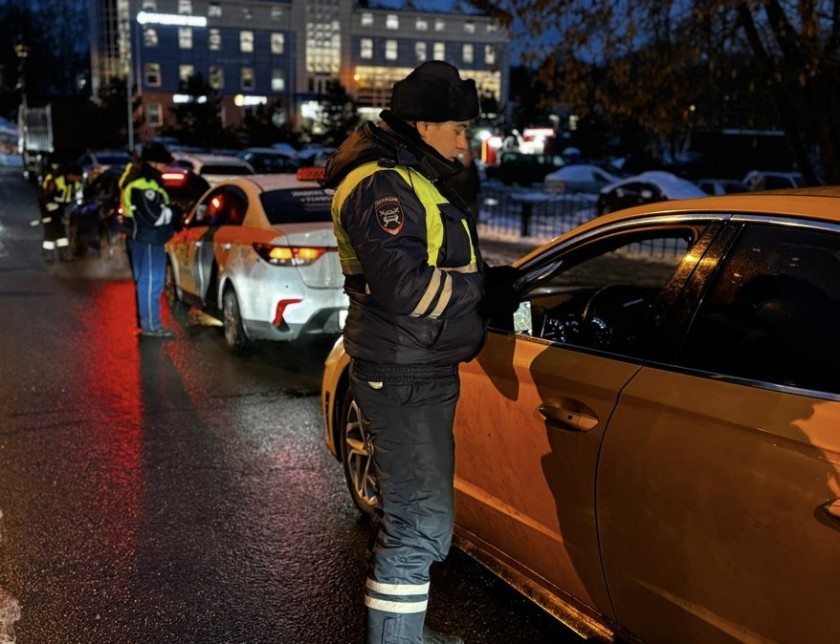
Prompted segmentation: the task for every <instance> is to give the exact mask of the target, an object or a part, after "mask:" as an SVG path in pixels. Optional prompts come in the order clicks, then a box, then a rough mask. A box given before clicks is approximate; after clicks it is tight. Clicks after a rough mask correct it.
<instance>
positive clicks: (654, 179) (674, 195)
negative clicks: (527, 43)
mask: <svg viewBox="0 0 840 644" xmlns="http://www.w3.org/2000/svg"><path fill="white" fill-rule="evenodd" d="M705 196H706V193H705V192H703V191H702V190H701V189H700V188H698V187H697V186H696V185H695V184H693V183H691V181H688V180H686V179H681V178H680V177H678V176H676V175H675V174H672V173H670V172H664V171H662V170H649V171H647V172H642V173H641V174H637V175H635V176H633V177H627V178H626V179H622V180H621V181H618V182H616V183H613V184H611V185H609V186H606V187H604V188H602V189H601V192H600V194H599V195H598V212H599V213H600V214H602V215H603V214H606V213H608V212H614V211H616V210H621V209H622V208H630V207H632V206H639V205H642V204H648V203H656V202H658V201H666V200H669V199H691V198H693V197H705Z"/></svg>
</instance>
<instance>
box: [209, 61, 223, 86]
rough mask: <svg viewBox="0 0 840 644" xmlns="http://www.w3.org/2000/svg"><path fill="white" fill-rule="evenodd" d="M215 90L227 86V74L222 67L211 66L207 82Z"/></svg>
mask: <svg viewBox="0 0 840 644" xmlns="http://www.w3.org/2000/svg"><path fill="white" fill-rule="evenodd" d="M207 82H208V83H209V84H210V87H212V88H213V89H222V88H223V87H224V86H225V72H224V70H223V69H222V66H221V65H210V78H209V79H208V81H207Z"/></svg>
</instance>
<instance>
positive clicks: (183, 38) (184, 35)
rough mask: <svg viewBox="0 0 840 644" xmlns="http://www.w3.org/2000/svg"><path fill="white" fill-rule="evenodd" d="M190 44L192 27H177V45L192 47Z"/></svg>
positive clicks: (186, 47) (191, 43)
mask: <svg viewBox="0 0 840 644" xmlns="http://www.w3.org/2000/svg"><path fill="white" fill-rule="evenodd" d="M192 45H193V33H192V27H178V47H180V48H181V49H192Z"/></svg>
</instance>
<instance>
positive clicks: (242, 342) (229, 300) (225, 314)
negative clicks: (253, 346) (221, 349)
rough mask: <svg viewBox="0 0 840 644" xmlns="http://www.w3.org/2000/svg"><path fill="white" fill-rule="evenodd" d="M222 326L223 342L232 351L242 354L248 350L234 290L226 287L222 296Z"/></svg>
mask: <svg viewBox="0 0 840 644" xmlns="http://www.w3.org/2000/svg"><path fill="white" fill-rule="evenodd" d="M222 326H223V327H224V330H225V344H226V345H227V348H228V349H230V350H231V351H232V352H233V353H236V354H242V353H245V352H246V351H247V350H248V338H247V337H246V336H245V327H244V326H243V324H242V315H241V314H240V312H239V300H237V299H236V291H234V290H233V289H232V288H230V287H228V288H226V289H225V294H224V296H223V297H222Z"/></svg>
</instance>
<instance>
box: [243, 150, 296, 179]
mask: <svg viewBox="0 0 840 644" xmlns="http://www.w3.org/2000/svg"><path fill="white" fill-rule="evenodd" d="M237 156H239V158H240V159H242V160H243V161H247V162H248V163H250V164H251V165H252V166H253V168H254V171H255V172H257V173H258V174H271V173H275V172H290V173H294V172H296V171H297V169H298V167H300V163H299V162H298V160H297V155H295V156H289V155H288V154H285V153H284V152H281V151H280V150H277V149H276V148H247V149H245V150H243V151H242V152H240V153H239V154H238V155H237Z"/></svg>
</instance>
